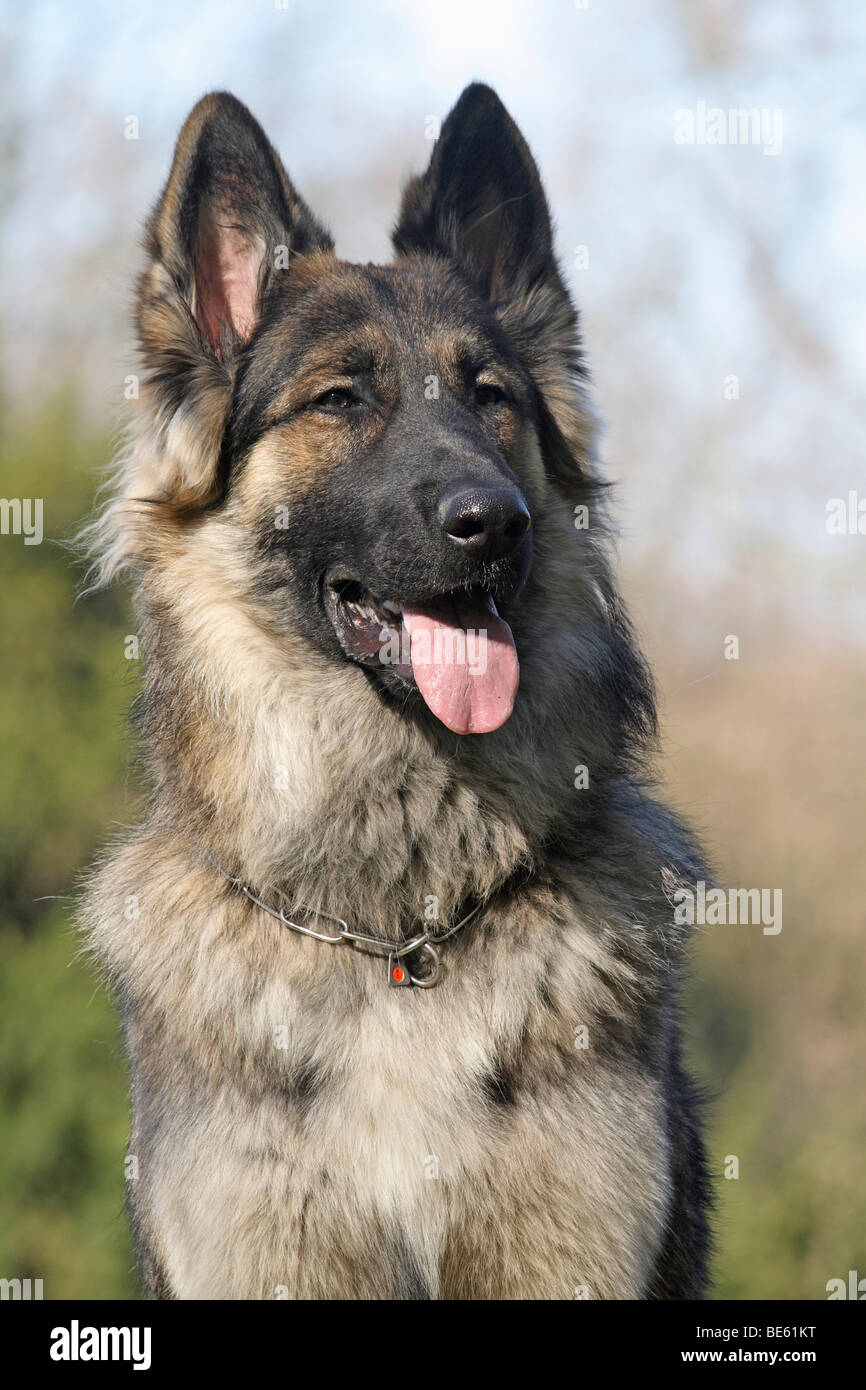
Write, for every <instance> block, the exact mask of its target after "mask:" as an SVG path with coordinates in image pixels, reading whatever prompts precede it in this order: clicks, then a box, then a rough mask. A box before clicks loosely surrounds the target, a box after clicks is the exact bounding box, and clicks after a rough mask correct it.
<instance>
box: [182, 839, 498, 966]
mask: <svg viewBox="0 0 866 1390" xmlns="http://www.w3.org/2000/svg"><path fill="white" fill-rule="evenodd" d="M205 858H206V859H207V861H208V863H209V864H211V865H213V867H214V868H215V869H216V871H217V873H218V874H221V875H222V877H223V878H224V879H226V881H227V882H228V883H230V884H231V885H232V886H233V887H234V888H237V889H238V890H239V892H241V893H243V894H244V896H245V897H247V898H249V900H250V902H253V903H255V905H256V907H260V908H261V909H262V911H263V912H267V913H268V915H269V916H271V917H274V918H275V919H276V920H277V921H278V922H279V923H281V925H282V926H284V927H289V928H290V930H291V931H296V932H298V933H299V934H300V935H301V936H312V937H313V938H314V940H316V941H324V942H325V943H326V944H327V945H328V946H342V945H344V944H348V945H350V946H354V947H355V948H356V949H357V950H362V951H363V950H365V949H366V950H367V951H369V952H370V953H371V954H373V955H380V956H387V957H388V983H389V985H391V987H392V988H394V989H404V988H405V987H406V986H408V985H417V986H418V988H419V989H432V987H433V986H434V985H435V984H438V983H439V979H440V977H441V975H442V961H441V958H440V956H439V951H438V949H437V948H438V947H439V946H441V945H442V944H443V942H445V941H448V940H449V938H450V937H452V936H456V934H457V932H459V931H460V930H461V928H463V927H465V926H466V924H467V922H470V921H471V920H472V918H473V917H474V916H475V915H476V913H477V912H479V911H480V909H481V903H480V902H479V903H476V904H475V906H474V907H473V909H472V911H471V912H467V914H466V916H465V917H461V918H460V921H459V922H455V923H454V925H453V926H452V927H448V929H447V930H446V931H443V932H436V931H423V932H419V933H418V934H417V935H416V936H412V937H408V938H407V939H406V940H405V941H399V942H394V941H388V940H387V939H386V938H385V937H381V936H368V935H367V934H366V933H364V932H357V931H352V929H351V927H350V926H349V924H348V922H344V921H343V919H342V917H332V916H331V914H330V913H329V912H318V911H316V910H314V909H313V908H304V909H303V911H304V912H309V913H310V914H311V916H313V917H315V918H317V919H321V920H322V921H326V922H333V924H334V927H335V930H334V931H331V932H325V931H316V930H315V929H314V928H313V927H305V926H303V925H302V924H301V923H300V922H292V921H291V920H290V919H289V918H288V917H287V916H286V914H285V912H284V911H283V909H282V908H276V907H271V905H270V903H266V902H265V901H264V900H263V899H262V898H260V897H259V896H258V894H257V893H254V892H253V890H252V888H250V886H249V885H248V884H246V883H244V882H243V880H242V879H240V878H235V877H234V876H233V875H232V874H229V873H226V871H225V869H223V868H221V867H220V865H219V864H218V863H217V861H216V860H215V859H214V857H213V855H212V854H206V855H205ZM416 953H420V955H421V956H422V957H424V958H425V959H426V961H427V964H428V966H429V969H428V971H427V973H426V974H422V975H416V974H414V973H413V971H412V969H411V968H410V965H409V957H410V956H412V955H415V954H416Z"/></svg>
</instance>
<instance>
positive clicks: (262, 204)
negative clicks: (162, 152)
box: [137, 92, 333, 502]
mask: <svg viewBox="0 0 866 1390" xmlns="http://www.w3.org/2000/svg"><path fill="white" fill-rule="evenodd" d="M332 245H333V243H332V242H331V239H330V237H329V235H328V233H327V232H326V231H325V229H324V228H323V227H322V226H321V225H320V224H319V222H317V220H316V218H315V217H314V216H313V214H312V213H311V211H310V210H309V208H308V207H307V205H306V204H305V203H304V202H303V200H302V199H301V198H300V196H299V195H298V193H297V192H296V191H295V189H294V187H293V186H292V184H291V182H290V181H289V178H288V176H287V174H286V172H285V170H284V169H283V166H282V164H281V163H280V160H279V157H278V156H277V154H276V152H275V151H274V149H273V148H272V146H271V145H270V143H269V141H268V139H267V137H266V136H265V133H264V131H263V130H262V128H261V126H260V125H259V124H258V122H257V121H256V120H255V119H254V117H253V116H252V115H251V114H250V112H249V111H248V110H247V108H246V107H245V106H244V105H242V103H241V102H239V101H238V100H237V99H236V98H235V97H233V96H231V95H230V94H229V93H227V92H212V93H210V95H208V96H206V97H203V98H202V100H201V101H199V102H198V104H197V105H196V106H195V107H194V108H193V110H192V111H191V112H190V114H189V116H188V117H187V119H186V121H185V122H184V125H183V128H182V130H181V132H180V135H179V137H178V141H177V146H176V148H175V152H174V160H173V163H172V167H171V173H170V174H169V177H168V181H167V183H166V185H165V188H164V189H163V192H162V194H161V196H160V199H159V201H158V203H157V205H156V207H155V209H154V211H153V213H152V215H151V217H150V219H149V221H148V223H147V230H146V237H145V251H146V253H147V265H146V268H145V271H144V273H143V275H142V277H141V281H140V284H139V296H138V314H137V321H138V330H139V340H140V346H141V350H142V354H143V357H144V363H145V367H146V371H147V376H146V384H147V386H148V388H150V391H151V394H152V396H153V399H154V404H155V405H156V407H157V410H158V418H159V420H160V424H161V428H162V432H163V442H164V444H165V445H166V455H167V456H166V458H165V460H164V464H165V466H164V468H163V470H162V472H163V477H162V479H161V482H162V487H161V491H162V492H163V493H164V494H166V495H173V497H174V500H179V501H184V502H187V501H188V502H192V501H198V502H201V501H203V500H207V496H208V494H209V493H210V492H211V490H212V488H213V485H214V479H215V476H216V472H217V462H218V455H219V446H220V441H221V438H222V432H223V428H224V425H225V421H226V416H227V412H228V407H229V404H230V401H231V389H232V380H233V373H234V366H235V364H236V361H237V358H238V355H239V353H240V351H241V350H242V349H243V347H244V346H245V345H246V344H247V343H248V342H249V340H250V338H251V336H252V334H253V332H254V331H255V327H256V324H257V322H258V320H259V317H260V315H261V311H262V308H263V305H264V304H265V302H266V300H267V297H268V293H269V290H270V288H271V287H272V285H273V284H274V282H275V279H276V277H277V276H279V275H280V274H281V273H282V272H285V271H287V270H288V269H289V266H290V262H291V260H292V258H294V257H295V256H297V255H304V254H305V253H307V252H309V251H312V250H315V249H328V250H330V249H332ZM172 472H174V474H175V475H176V476H175V477H172Z"/></svg>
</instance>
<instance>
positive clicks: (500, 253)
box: [393, 82, 564, 302]
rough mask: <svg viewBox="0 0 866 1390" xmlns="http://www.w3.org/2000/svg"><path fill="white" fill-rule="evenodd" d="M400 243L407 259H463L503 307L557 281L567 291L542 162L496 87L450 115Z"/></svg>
mask: <svg viewBox="0 0 866 1390" xmlns="http://www.w3.org/2000/svg"><path fill="white" fill-rule="evenodd" d="M393 241H394V248H395V250H396V251H397V252H398V254H400V255H412V254H417V253H418V252H428V253H433V254H437V253H438V254H439V255H444V256H448V257H450V258H451V259H453V260H456V261H459V262H460V263H461V264H462V265H463V267H464V268H465V269H466V270H467V271H469V273H470V274H471V276H472V278H473V280H474V281H475V283H476V284H477V285H478V288H479V289H480V290H481V291H482V293H483V294H484V295H486V296H487V297H488V298H489V299H492V300H494V301H496V302H501V301H503V300H508V299H511V298H514V297H515V296H517V295H520V294H526V293H527V292H528V291H529V290H531V289H532V287H533V286H535V285H539V284H542V283H544V282H545V281H546V280H548V279H550V278H551V277H553V278H554V279H555V280H556V281H557V283H558V284H559V288H560V289H562V285H561V281H559V275H558V271H557V268H556V262H555V259H554V256H553V249H552V238H551V229H550V214H549V212H548V210H547V200H546V199H545V196H544V189H543V188H542V186H541V179H540V177H539V173H538V169H537V167H536V164H535V160H534V159H533V158H532V155H531V154H530V152H529V147H528V145H527V144H526V141H525V140H524V138H523V136H522V135H521V134H520V131H519V130H518V129H517V126H516V125H515V124H514V122H513V121H512V119H511V117H510V116H509V114H508V112H507V111H506V109H505V107H504V106H503V105H502V102H501V101H500V100H499V97H498V96H497V95H496V93H495V92H494V91H493V90H492V88H490V87H486V86H484V85H483V83H480V82H474V83H473V84H472V85H471V86H470V87H467V88H466V90H465V91H464V92H463V94H462V96H461V97H460V99H459V101H458V102H457V105H456V106H455V107H454V109H453V110H452V111H451V113H450V114H449V115H448V117H447V118H446V120H445V122H444V124H443V126H442V130H441V133H440V136H439V139H438V140H437V141H436V145H435V146H434V149H433V154H432V155H431V158H430V163H429V165H428V166H427V169H426V171H425V173H423V174H422V175H421V176H420V177H418V178H414V179H412V180H411V181H410V183H409V184H408V185H407V186H406V189H405V191H404V194H403V201H402V204H401V208H400V216H399V218H398V220H397V226H396V227H395V229H394V233H393ZM563 293H564V290H563Z"/></svg>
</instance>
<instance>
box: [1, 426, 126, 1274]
mask: <svg viewBox="0 0 866 1390" xmlns="http://www.w3.org/2000/svg"><path fill="white" fill-rule="evenodd" d="M108 453H109V446H108V444H107V443H106V441H105V440H94V439H92V438H90V437H89V436H88V434H87V432H86V430H84V429H83V428H81V427H80V426H79V425H78V424H77V422H76V420H75V417H74V414H73V412H72V410H71V408H70V403H69V402H68V401H66V400H63V399H58V400H57V401H55V402H53V403H51V404H50V405H49V406H48V407H47V408H46V409H45V410H44V411H43V413H42V415H41V416H40V418H39V419H38V420H37V421H35V422H34V423H33V424H32V425H28V426H22V427H20V428H19V429H18V430H17V431H16V433H15V434H14V436H12V437H10V436H9V435H8V434H7V437H6V438H5V439H4V441H3V444H2V453H0V476H2V479H3V487H2V491H3V495H4V496H6V497H16V496H17V497H32V498H36V497H41V498H42V499H43V507H44V529H45V539H44V541H43V543H42V544H41V545H33V546H25V545H24V543H23V538H22V537H20V536H12V535H9V536H4V537H3V538H2V543H0V630H2V634H3V650H4V651H5V653H6V657H5V660H4V668H5V669H4V670H3V674H2V682H0V743H2V749H3V756H2V759H0V885H2V917H0V1129H2V1133H3V1142H2V1145H0V1155H2V1156H0V1170H2V1179H0V1273H2V1274H3V1275H4V1276H5V1277H10V1278H11V1277H16V1276H20V1277H28V1276H30V1277H31V1278H41V1279H42V1280H43V1281H44V1291H45V1297H46V1298H64V1297H65V1298H122V1297H133V1296H135V1287H136V1285H135V1277H134V1273H133V1260H132V1254H131V1249H130V1241H129V1235H128V1230H127V1223H126V1219H125V1215H124V1212H123V1157H124V1149H125V1142H126V1129H127V1109H128V1100H127V1083H126V1073H125V1066H124V1062H123V1057H122V1050H121V1043H120V1038H119V1032H118V1027H117V1021H116V1016H115V1011H114V1009H113V1007H112V1006H111V1004H110V1002H109V1000H108V999H107V997H106V995H105V991H104V990H103V988H102V987H101V986H100V985H99V984H98V981H97V979H96V976H95V974H94V972H93V971H92V969H91V968H90V967H89V965H88V964H87V963H86V962H84V961H82V960H81V959H79V958H77V953H78V942H77V940H76V939H75V931H74V923H73V909H74V894H75V882H76V875H77V873H78V872H79V870H80V869H81V868H82V867H83V866H85V865H86V864H87V862H88V861H89V860H90V859H91V858H92V856H93V854H94V852H95V851H96V849H97V848H98V846H99V844H100V842H101V841H102V840H103V839H104V838H105V836H106V833H107V830H108V829H109V827H110V826H111V824H112V823H113V822H114V823H116V822H117V820H118V818H123V819H130V818H132V817H133V816H134V815H135V814H136V812H135V806H134V804H128V803H127V796H126V794H125V791H124V785H125V766H126V757H127V754H126V747H127V738H126V731H125V727H124V725H125V719H124V714H125V710H126V708H127V706H128V704H129V701H130V698H131V695H132V693H133V688H134V687H133V682H134V677H131V675H130V672H129V669H128V668H129V666H130V665H131V664H132V663H129V662H126V661H125V660H124V655H123V653H124V646H123V635H124V633H125V632H126V631H128V630H129V619H128V618H126V619H125V618H124V608H123V605H122V603H121V600H120V599H119V598H118V597H117V596H116V595H111V596H99V597H98V598H90V599H87V600H86V601H82V602H78V603H76V588H77V585H78V584H79V583H80V579H81V574H80V571H76V570H75V569H73V567H72V565H71V557H70V554H69V551H68V549H67V548H66V547H64V546H62V545H59V544H57V541H58V540H61V539H68V538H69V537H70V536H71V535H72V533H73V532H74V530H75V528H76V526H77V525H78V524H79V523H80V521H81V519H82V517H84V516H85V515H86V513H87V512H88V510H89V508H90V506H91V502H92V494H93V478H94V470H95V468H96V467H97V466H98V465H99V464H100V463H102V462H104V461H105V459H106V457H107V456H108Z"/></svg>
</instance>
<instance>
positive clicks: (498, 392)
mask: <svg viewBox="0 0 866 1390" xmlns="http://www.w3.org/2000/svg"><path fill="white" fill-rule="evenodd" d="M507 399H508V397H507V396H506V394H505V392H504V391H503V390H502V388H501V386H494V385H493V383H492V382H489V381H485V382H480V383H479V384H478V385H477V386H476V387H475V404H476V405H481V406H486V405H501V404H502V402H503V401H506V400H507Z"/></svg>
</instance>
